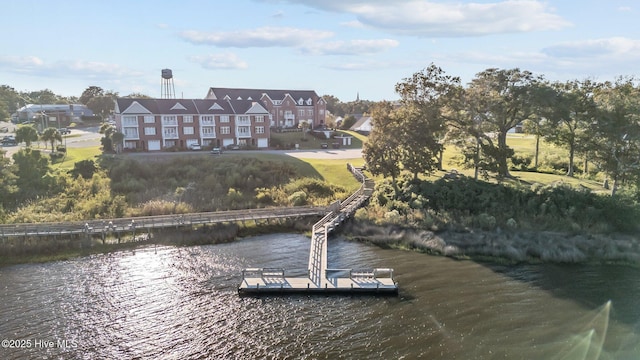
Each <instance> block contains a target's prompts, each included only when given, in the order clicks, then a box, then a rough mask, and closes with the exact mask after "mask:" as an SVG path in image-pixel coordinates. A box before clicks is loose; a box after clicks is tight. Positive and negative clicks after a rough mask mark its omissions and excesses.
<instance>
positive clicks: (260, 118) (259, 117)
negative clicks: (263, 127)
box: [256, 115, 264, 122]
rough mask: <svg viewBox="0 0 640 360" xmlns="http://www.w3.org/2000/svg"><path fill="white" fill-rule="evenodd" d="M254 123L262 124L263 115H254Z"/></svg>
mask: <svg viewBox="0 0 640 360" xmlns="http://www.w3.org/2000/svg"><path fill="white" fill-rule="evenodd" d="M256 122H264V115H256Z"/></svg>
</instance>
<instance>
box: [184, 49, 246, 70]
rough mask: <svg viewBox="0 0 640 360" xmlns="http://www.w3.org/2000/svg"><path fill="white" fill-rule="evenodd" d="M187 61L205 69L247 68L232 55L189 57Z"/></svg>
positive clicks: (244, 63) (243, 62)
mask: <svg viewBox="0 0 640 360" xmlns="http://www.w3.org/2000/svg"><path fill="white" fill-rule="evenodd" d="M189 60H190V61H192V62H194V63H197V64H200V66H202V67H203V68H205V69H246V68H248V67H249V65H248V64H247V63H246V62H245V61H243V60H241V59H240V58H239V57H238V56H237V55H236V54H233V53H221V54H211V55H198V56H191V57H189Z"/></svg>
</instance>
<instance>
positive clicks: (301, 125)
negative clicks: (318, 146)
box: [298, 120, 309, 140]
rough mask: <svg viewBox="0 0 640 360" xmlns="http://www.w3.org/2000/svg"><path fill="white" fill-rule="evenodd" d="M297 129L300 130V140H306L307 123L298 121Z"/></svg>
mask: <svg viewBox="0 0 640 360" xmlns="http://www.w3.org/2000/svg"><path fill="white" fill-rule="evenodd" d="M298 129H300V130H302V139H303V140H306V139H307V130H309V123H308V122H306V121H305V120H303V121H300V122H299V123H298Z"/></svg>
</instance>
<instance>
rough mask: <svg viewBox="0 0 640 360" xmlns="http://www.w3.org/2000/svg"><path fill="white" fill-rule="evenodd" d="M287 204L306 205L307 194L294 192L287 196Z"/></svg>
mask: <svg viewBox="0 0 640 360" xmlns="http://www.w3.org/2000/svg"><path fill="white" fill-rule="evenodd" d="M288 200H289V203H290V204H291V205H293V206H301V205H306V204H307V193H305V192H304V191H296V192H294V193H293V194H291V195H289V198H288Z"/></svg>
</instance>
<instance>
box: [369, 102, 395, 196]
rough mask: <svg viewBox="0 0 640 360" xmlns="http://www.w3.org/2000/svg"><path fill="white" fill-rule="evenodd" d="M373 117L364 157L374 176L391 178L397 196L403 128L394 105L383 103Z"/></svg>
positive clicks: (374, 111) (378, 105) (375, 107)
mask: <svg viewBox="0 0 640 360" xmlns="http://www.w3.org/2000/svg"><path fill="white" fill-rule="evenodd" d="M371 116H372V118H373V120H372V121H373V125H374V126H373V128H372V130H371V133H370V134H369V140H368V141H367V142H365V143H364V146H363V148H362V155H363V157H364V160H365V162H366V164H367V169H368V170H369V171H370V172H371V173H372V174H373V175H383V176H386V177H391V180H392V183H393V187H394V190H395V191H396V195H397V194H398V183H397V178H398V176H399V175H400V171H401V166H400V164H401V161H402V150H401V145H402V128H401V126H400V124H399V123H398V121H397V118H396V116H395V115H394V108H393V105H392V104H391V103H389V102H386V101H383V102H381V103H378V104H377V105H376V106H374V108H373V110H372V113H371Z"/></svg>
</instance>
